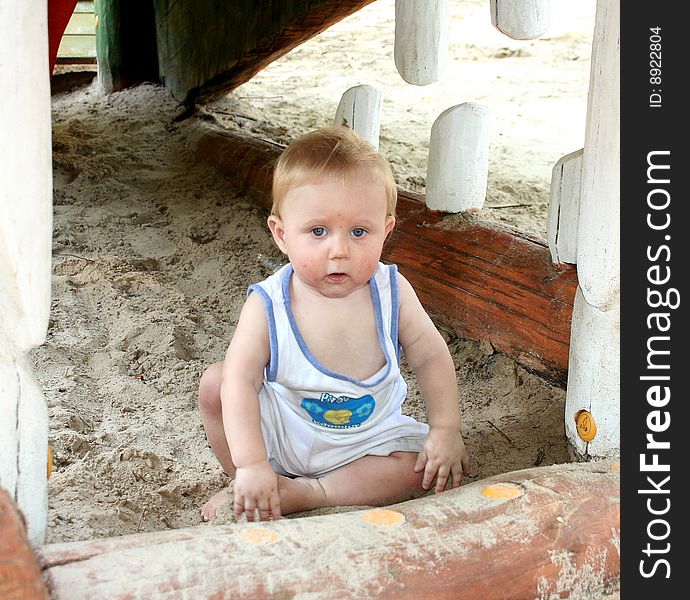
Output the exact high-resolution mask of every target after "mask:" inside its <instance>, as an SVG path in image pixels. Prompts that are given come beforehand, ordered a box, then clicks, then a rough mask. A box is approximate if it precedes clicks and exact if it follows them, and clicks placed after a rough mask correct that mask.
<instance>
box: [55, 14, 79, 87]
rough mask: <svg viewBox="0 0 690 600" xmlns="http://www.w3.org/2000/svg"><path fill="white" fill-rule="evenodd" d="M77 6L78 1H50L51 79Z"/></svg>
mask: <svg viewBox="0 0 690 600" xmlns="http://www.w3.org/2000/svg"><path fill="white" fill-rule="evenodd" d="M76 6H77V0H48V60H49V68H50V71H49V72H50V76H51V77H52V76H53V68H54V67H55V61H56V59H57V53H58V48H59V47H60V41H61V40H62V36H63V34H64V33H65V29H66V28H67V24H68V23H69V20H70V18H71V17H72V13H73V12H74V9H75V7H76Z"/></svg>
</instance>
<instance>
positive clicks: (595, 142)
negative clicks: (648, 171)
mask: <svg viewBox="0 0 690 600" xmlns="http://www.w3.org/2000/svg"><path fill="white" fill-rule="evenodd" d="M620 156H621V151H620V0H601V1H599V2H597V11H596V16H595V20H594V39H593V42H592V68H591V72H590V80H589V96H588V98H587V123H586V126H585V148H584V153H583V155H582V192H581V195H580V222H579V226H578V239H577V265H578V280H579V284H580V287H581V288H582V293H583V294H584V296H585V299H586V300H587V302H589V303H590V304H591V305H592V306H595V307H596V308H599V309H601V310H609V309H610V308H611V307H612V306H614V305H615V304H616V303H617V302H618V301H619V300H618V299H619V297H620V200H621V198H620Z"/></svg>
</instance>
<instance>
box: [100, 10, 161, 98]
mask: <svg viewBox="0 0 690 600" xmlns="http://www.w3.org/2000/svg"><path fill="white" fill-rule="evenodd" d="M94 10H95V13H96V17H97V26H96V55H97V59H98V78H99V80H100V82H101V85H102V86H103V88H104V90H105V91H106V92H116V91H118V90H122V89H124V88H126V87H129V86H132V85H136V84H138V83H142V82H144V81H155V82H157V81H159V78H158V58H157V52H156V28H155V20H154V10H153V4H152V3H151V2H120V1H119V0H95V2H94Z"/></svg>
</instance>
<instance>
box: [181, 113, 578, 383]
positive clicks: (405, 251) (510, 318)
mask: <svg viewBox="0 0 690 600" xmlns="http://www.w3.org/2000/svg"><path fill="white" fill-rule="evenodd" d="M194 135H195V136H196V147H197V154H198V157H199V158H200V159H201V160H203V161H206V162H208V163H210V164H212V165H214V166H216V167H217V168H218V169H219V170H220V171H221V172H222V173H224V174H225V175H226V176H227V177H228V178H230V179H232V180H233V181H234V182H235V183H236V185H238V186H239V188H240V190H241V191H244V192H249V193H251V194H252V195H253V196H254V197H255V198H256V199H257V201H258V202H259V203H260V204H261V205H262V206H263V207H264V208H265V209H267V210H268V209H270V205H271V199H270V190H271V174H272V168H273V164H274V162H275V160H276V159H277V157H278V155H279V154H280V152H281V151H282V146H279V145H277V144H273V143H271V142H266V141H263V140H260V139H258V138H254V137H251V136H247V135H242V134H239V133H232V132H228V131H221V130H219V129H217V128H213V127H211V126H209V125H207V124H205V123H201V122H199V123H197V129H196V133H195V134H194ZM397 214H398V224H397V225H396V229H395V231H394V234H393V235H392V237H391V239H390V240H389V241H388V242H387V244H386V246H385V248H384V260H387V261H391V262H395V263H397V264H398V265H399V267H400V272H401V273H402V274H403V275H404V276H405V277H407V278H408V279H409V281H410V282H411V283H412V285H413V286H414V287H415V289H416V290H417V293H418V295H419V297H420V300H421V301H422V303H423V304H424V306H425V307H426V309H427V310H428V311H429V312H430V313H431V314H432V316H433V317H434V318H435V320H436V321H437V322H438V323H440V324H441V325H443V326H448V327H451V328H453V329H454V330H456V331H457V332H458V333H459V334H460V335H462V336H464V337H467V338H470V339H475V340H488V341H489V342H491V344H492V345H493V346H494V347H495V348H496V349H497V350H499V351H501V352H503V353H505V354H507V355H508V356H511V357H513V358H514V359H515V360H517V361H518V362H519V363H520V364H521V365H523V366H524V367H526V368H527V369H529V370H531V371H534V372H536V373H538V374H539V375H541V376H542V377H545V378H546V379H548V380H550V381H553V382H555V383H557V384H559V385H564V384H565V382H566V380H567V368H568V345H569V341H570V319H571V315H572V307H573V298H574V296H575V289H576V287H577V281H576V280H577V276H576V272H575V268H574V267H572V266H570V265H559V266H554V265H553V264H552V263H551V258H550V254H549V250H548V248H547V247H546V245H545V244H543V243H541V242H538V241H535V240H533V239H531V238H529V237H527V236H525V235H523V234H521V233H519V232H517V231H515V230H510V229H506V228H500V227H498V226H494V225H490V224H488V223H486V222H483V221H481V220H479V219H477V218H475V217H472V216H467V215H444V214H442V213H438V212H433V211H430V210H429V209H427V208H426V207H425V206H424V198H423V197H422V196H421V195H419V194H415V193H412V192H409V191H405V190H399V192H398V211H397Z"/></svg>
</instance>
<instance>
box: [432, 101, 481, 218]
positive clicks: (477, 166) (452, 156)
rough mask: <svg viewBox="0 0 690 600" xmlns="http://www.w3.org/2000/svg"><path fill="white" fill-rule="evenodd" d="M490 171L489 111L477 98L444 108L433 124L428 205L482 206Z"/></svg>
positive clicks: (442, 207) (451, 209)
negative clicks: (474, 100)
mask: <svg viewBox="0 0 690 600" xmlns="http://www.w3.org/2000/svg"><path fill="white" fill-rule="evenodd" d="M488 175H489V111H488V109H487V107H486V106H483V105H482V104H478V103H477V102H464V103H462V104H457V105H456V106H452V107H450V108H448V109H446V110H444V111H443V112H442V113H441V114H440V115H439V116H438V117H437V118H436V120H435V121H434V124H433V125H432V127H431V137H430V140H429V160H428V161H427V171H426V205H427V206H428V207H429V208H430V209H432V210H441V211H445V212H453V213H457V212H463V211H466V210H479V209H481V208H482V207H483V206H484V200H485V199H486V185H487V179H488Z"/></svg>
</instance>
